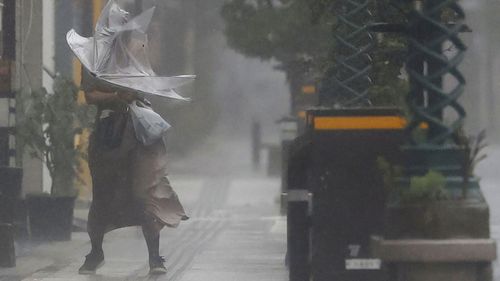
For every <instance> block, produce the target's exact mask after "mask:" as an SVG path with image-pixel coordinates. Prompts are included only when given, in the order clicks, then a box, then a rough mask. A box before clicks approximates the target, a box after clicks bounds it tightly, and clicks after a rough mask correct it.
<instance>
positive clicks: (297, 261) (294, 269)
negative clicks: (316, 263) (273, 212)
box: [287, 189, 311, 281]
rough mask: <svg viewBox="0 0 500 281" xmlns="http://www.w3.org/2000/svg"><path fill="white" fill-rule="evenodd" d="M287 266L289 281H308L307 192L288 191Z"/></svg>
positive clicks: (308, 199) (308, 228)
mask: <svg viewBox="0 0 500 281" xmlns="http://www.w3.org/2000/svg"><path fill="white" fill-rule="evenodd" d="M287 197H288V216H287V228H288V229H287V231H288V234H287V235H288V264H289V268H290V275H289V278H290V279H289V280H290V281H308V280H309V279H310V271H311V270H310V249H309V248H310V247H309V246H310V237H309V232H310V223H309V209H310V208H309V204H310V201H311V200H310V198H311V196H310V194H309V191H307V190H300V189H296V190H289V191H288V195H287Z"/></svg>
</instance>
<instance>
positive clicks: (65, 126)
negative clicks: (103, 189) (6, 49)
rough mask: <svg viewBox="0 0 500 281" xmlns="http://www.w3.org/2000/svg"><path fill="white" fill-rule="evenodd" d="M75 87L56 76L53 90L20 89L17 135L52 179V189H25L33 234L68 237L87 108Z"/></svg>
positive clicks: (29, 222) (30, 227) (37, 235)
mask: <svg viewBox="0 0 500 281" xmlns="http://www.w3.org/2000/svg"><path fill="white" fill-rule="evenodd" d="M77 96H78V88H77V87H76V86H75V85H74V83H72V82H71V81H69V80H67V79H65V78H62V77H55V80H54V93H49V92H47V91H46V90H45V89H41V90H39V91H29V92H22V93H21V94H20V98H19V106H20V107H21V109H22V112H23V114H22V115H21V116H20V117H18V122H17V127H16V136H17V139H18V141H19V142H20V144H21V146H22V147H23V149H25V150H26V149H27V150H28V152H29V153H30V154H31V156H32V157H36V158H39V159H41V160H42V161H43V162H44V163H45V165H46V166H47V169H48V171H49V174H50V177H51V179H52V185H51V188H50V193H40V194H28V195H27V196H26V205H27V213H28V227H29V232H30V235H31V237H32V238H35V239H48V240H69V239H71V229H72V224H73V207H74V203H75V199H76V196H77V190H76V188H75V185H74V181H75V178H76V175H77V163H78V162H77V160H78V157H79V154H80V152H79V151H78V150H77V149H76V148H75V143H74V142H75V136H76V135H77V134H78V133H79V131H81V128H82V127H86V126H88V125H89V120H91V118H90V114H91V113H90V111H89V107H88V106H86V105H82V104H79V103H78V101H77Z"/></svg>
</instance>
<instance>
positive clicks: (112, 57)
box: [66, 0, 195, 100]
mask: <svg viewBox="0 0 500 281" xmlns="http://www.w3.org/2000/svg"><path fill="white" fill-rule="evenodd" d="M154 9H155V8H154V7H153V8H150V9H148V10H146V11H144V12H143V13H141V14H139V15H138V16H136V17H133V18H132V17H131V15H130V13H128V12H127V11H125V10H124V9H122V8H121V7H120V6H119V5H118V4H117V3H116V2H115V1H114V0H110V1H108V4H107V5H106V6H105V7H104V9H103V10H102V12H101V15H100V17H99V20H98V21H97V24H96V27H95V31H94V36H93V37H89V38H86V37H83V36H80V35H79V34H78V33H77V32H76V31H75V30H74V29H72V30H70V31H69V32H68V33H67V35H66V40H67V42H68V45H69V46H70V48H71V50H72V51H73V52H74V53H75V55H76V57H77V58H78V59H79V60H80V62H81V63H82V65H83V66H84V67H85V68H86V69H87V70H88V71H89V72H90V73H91V74H92V75H93V76H95V77H96V78H97V79H99V80H100V81H103V82H105V83H108V84H111V85H113V86H115V87H118V88H122V89H125V90H132V91H136V92H139V93H143V94H151V95H157V96H162V97H167V98H173V99H180V100H187V98H184V97H182V96H180V95H179V94H178V93H177V92H176V90H175V89H176V88H178V87H180V86H182V85H185V84H186V83H189V82H190V81H192V80H193V79H194V78H195V76H194V75H179V76H159V75H157V74H156V73H155V72H154V71H153V69H152V67H151V64H150V62H149V58H148V36H147V33H146V32H147V29H148V27H149V24H150V22H151V19H152V17H153V13H154Z"/></svg>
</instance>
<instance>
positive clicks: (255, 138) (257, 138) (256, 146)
mask: <svg viewBox="0 0 500 281" xmlns="http://www.w3.org/2000/svg"><path fill="white" fill-rule="evenodd" d="M261 137H262V136H261V128H260V123H259V122H258V121H255V120H254V121H253V122H252V163H253V166H254V168H257V167H258V166H259V163H260V148H261V146H262V144H261Z"/></svg>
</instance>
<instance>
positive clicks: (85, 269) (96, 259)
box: [78, 252, 104, 275]
mask: <svg viewBox="0 0 500 281" xmlns="http://www.w3.org/2000/svg"><path fill="white" fill-rule="evenodd" d="M103 265H104V254H103V253H97V254H96V253H92V252H91V253H90V254H88V255H87V256H85V262H84V263H83V265H82V267H80V269H78V274H82V275H89V274H95V272H96V270H97V269H98V268H99V267H101V266H103Z"/></svg>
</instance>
